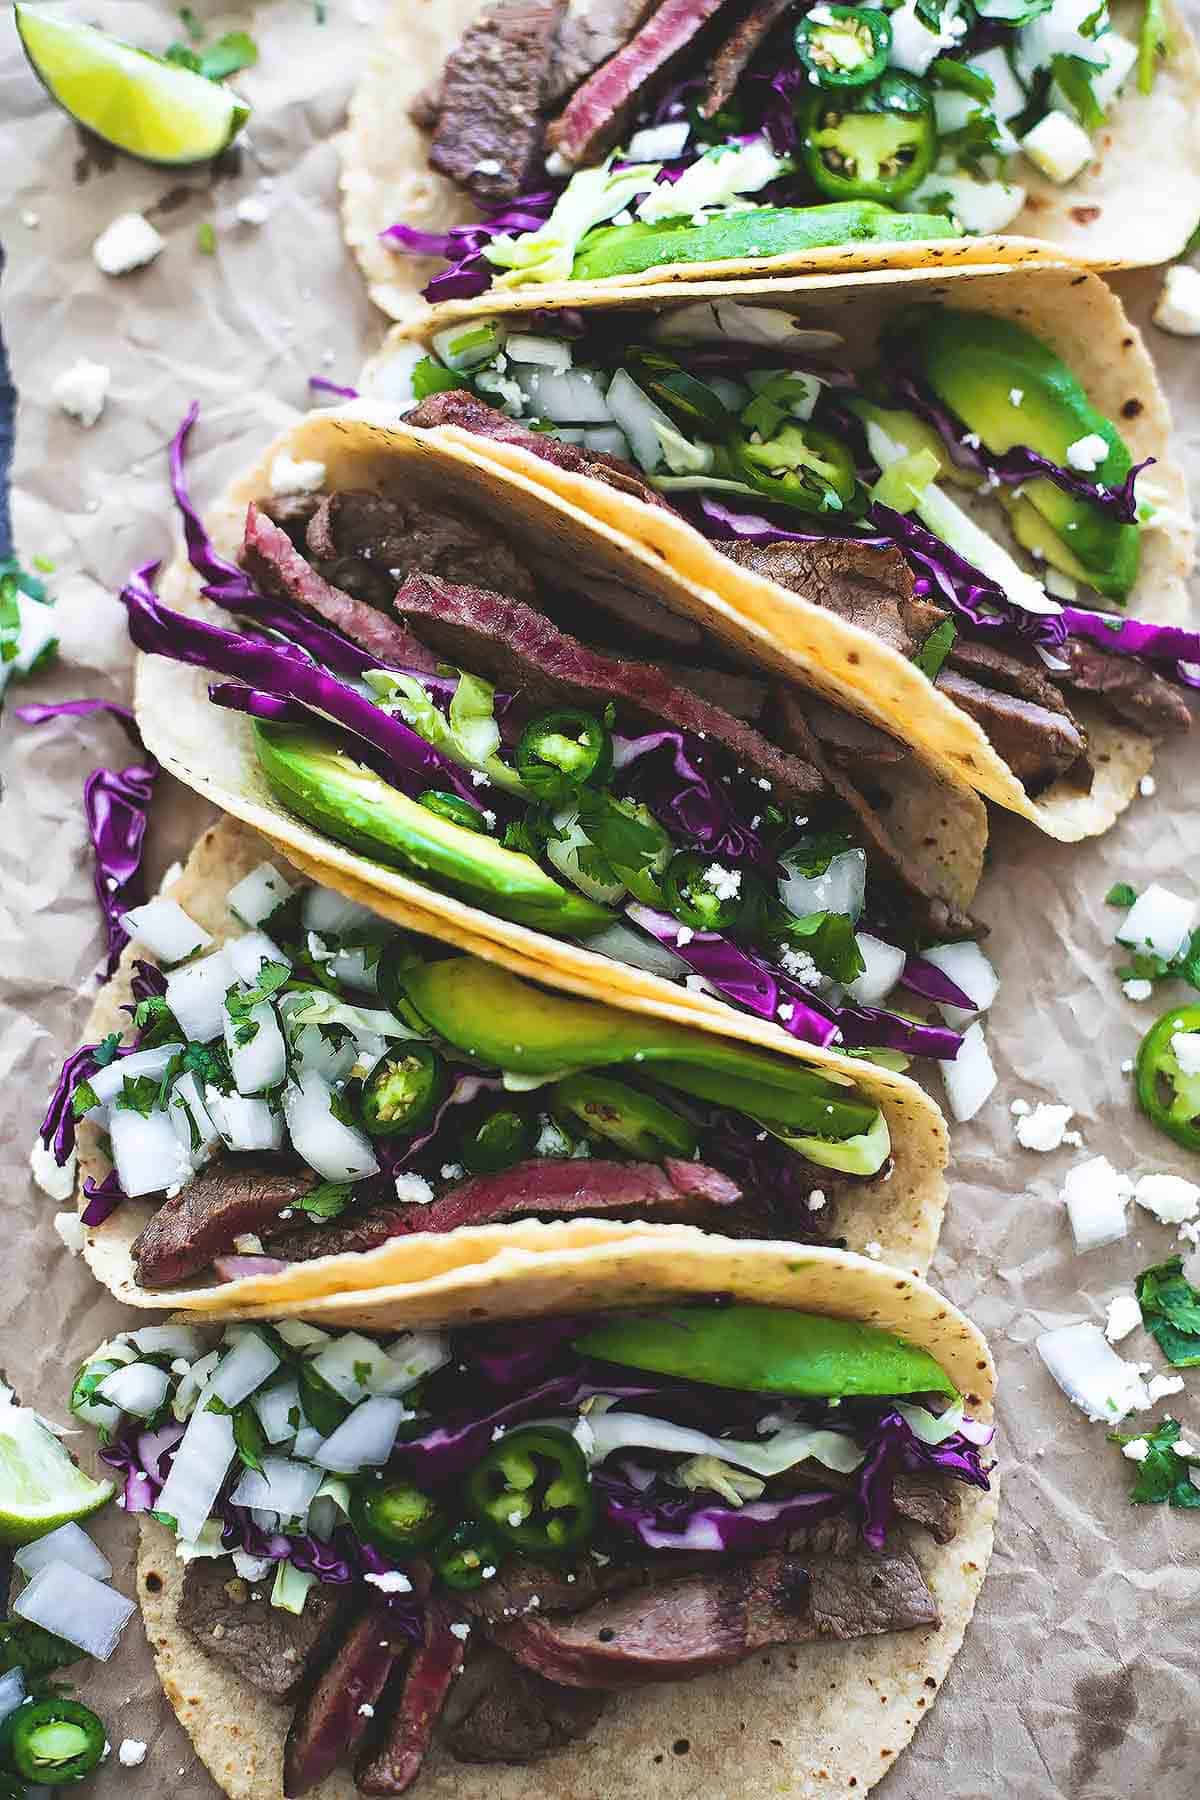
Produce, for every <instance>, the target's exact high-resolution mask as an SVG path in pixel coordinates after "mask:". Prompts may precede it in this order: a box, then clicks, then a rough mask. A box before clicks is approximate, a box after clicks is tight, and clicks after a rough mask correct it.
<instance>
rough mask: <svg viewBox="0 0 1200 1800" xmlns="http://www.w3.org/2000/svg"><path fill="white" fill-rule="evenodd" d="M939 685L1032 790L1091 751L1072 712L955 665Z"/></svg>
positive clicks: (944, 673)
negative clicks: (1010, 691)
mask: <svg viewBox="0 0 1200 1800" xmlns="http://www.w3.org/2000/svg"><path fill="white" fill-rule="evenodd" d="M936 685H937V686H938V687H939V688H940V689H941V691H942V692H943V693H944V694H945V695H946V697H947V698H948V699H950V700H953V701H954V704H955V705H956V706H958V707H961V708H962V710H963V712H965V713H966V714H967V715H968V716H969V717H970V718H972V719H974V720H975V721H976V723H977V724H978V725H979V726H981V727H982V729H983V731H984V732H985V733H986V734H987V738H988V742H989V743H990V744H991V745H992V748H993V749H994V750H995V751H996V752H997V754H998V755H1000V756H1002V757H1003V758H1004V761H1005V762H1006V763H1007V764H1008V766H1009V768H1010V769H1011V770H1012V772H1013V774H1014V775H1016V776H1017V778H1018V779H1019V780H1020V781H1022V782H1023V783H1024V784H1025V786H1026V787H1027V788H1029V789H1030V791H1031V792H1037V791H1038V790H1039V789H1041V788H1044V787H1047V786H1049V784H1050V782H1052V781H1054V780H1055V779H1056V778H1057V777H1058V776H1060V775H1063V774H1065V773H1066V771H1067V770H1068V769H1069V768H1071V766H1072V765H1073V764H1074V763H1077V762H1079V761H1080V760H1081V759H1082V758H1084V757H1085V756H1086V755H1087V739H1086V738H1085V737H1084V735H1083V733H1082V731H1080V729H1079V727H1078V725H1076V723H1075V721H1074V720H1073V719H1072V717H1071V715H1070V713H1068V712H1064V711H1059V710H1056V709H1052V708H1050V707H1047V706H1040V705H1038V704H1037V703H1036V702H1035V701H1032V700H1022V699H1019V698H1018V697H1017V696H1016V695H1013V694H1004V693H999V692H997V690H996V689H995V688H992V687H985V686H984V685H983V683H982V682H979V681H973V680H972V679H971V678H970V676H968V675H964V674H962V673H961V671H960V670H958V669H955V668H948V667H943V669H942V670H941V673H940V674H939V675H938V678H937V683H936Z"/></svg>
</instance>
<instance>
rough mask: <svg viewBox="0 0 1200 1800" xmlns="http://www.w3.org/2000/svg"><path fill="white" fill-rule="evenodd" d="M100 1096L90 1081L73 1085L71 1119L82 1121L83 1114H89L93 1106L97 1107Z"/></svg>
mask: <svg viewBox="0 0 1200 1800" xmlns="http://www.w3.org/2000/svg"><path fill="white" fill-rule="evenodd" d="M99 1104H100V1096H99V1094H98V1093H97V1092H96V1090H95V1088H94V1087H93V1086H92V1084H91V1082H90V1081H80V1082H77V1083H76V1084H75V1087H74V1089H73V1091H72V1093H71V1117H72V1118H73V1119H82V1117H83V1115H84V1113H88V1112H91V1110H92V1108H93V1106H99Z"/></svg>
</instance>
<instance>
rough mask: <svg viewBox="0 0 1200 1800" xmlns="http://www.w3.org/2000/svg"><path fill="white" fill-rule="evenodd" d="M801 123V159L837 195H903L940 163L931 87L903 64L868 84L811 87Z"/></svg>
mask: <svg viewBox="0 0 1200 1800" xmlns="http://www.w3.org/2000/svg"><path fill="white" fill-rule="evenodd" d="M800 124H801V132H800V158H801V162H802V163H803V165H804V168H805V170H806V172H807V174H808V176H809V178H810V180H811V181H812V183H813V185H814V187H816V188H818V189H819V190H820V192H821V193H823V194H828V195H829V197H830V198H831V199H833V200H885V201H889V202H890V201H893V200H898V199H899V198H900V197H901V196H902V195H904V194H908V193H911V192H912V190H913V188H915V187H916V186H917V184H918V182H920V181H921V180H922V179H923V178H924V177H925V176H926V175H927V174H928V173H929V171H930V169H931V168H932V167H933V159H934V155H935V153H936V150H937V126H936V124H935V121H934V113H933V98H932V95H931V94H930V92H929V89H928V88H927V87H926V86H925V85H924V83H923V82H920V81H918V80H916V79H915V78H914V77H913V76H911V75H904V74H901V73H900V71H899V70H896V69H891V70H889V71H888V73H887V74H886V75H883V76H881V77H880V79H879V80H878V81H875V82H872V83H871V84H870V86H869V87H865V88H855V89H846V88H843V89H841V90H840V92H838V93H836V94H835V93H822V92H820V91H817V92H815V93H813V94H810V95H809V96H808V97H807V98H806V99H805V101H804V104H803V107H802V109H801V113H800Z"/></svg>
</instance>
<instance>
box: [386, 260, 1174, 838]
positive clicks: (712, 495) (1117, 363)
mask: <svg viewBox="0 0 1200 1800" xmlns="http://www.w3.org/2000/svg"><path fill="white" fill-rule="evenodd" d="M529 305H530V302H529V300H528V298H527V297H525V296H518V297H515V298H514V299H512V301H511V302H510V308H509V310H508V311H506V312H505V313H502V314H500V313H495V312H488V311H487V310H486V307H487V303H486V302H484V301H477V302H462V303H459V304H456V305H454V306H451V307H446V308H443V309H442V315H443V320H444V322H443V324H442V325H441V326H440V327H439V329H438V330H437V331H436V332H434V333H433V335H432V336H431V337H429V336H426V335H425V334H424V333H420V334H410V333H408V332H407V331H404V332H401V333H398V334H394V335H393V337H392V339H391V340H390V341H389V344H388V346H387V347H386V348H385V350H384V352H382V353H381V354H380V356H379V357H378V358H377V360H376V363H375V364H374V366H373V367H372V368H369V370H368V372H367V377H366V380H365V386H366V389H367V391H368V392H369V393H372V394H381V395H382V394H386V395H388V396H390V398H391V401H392V403H393V404H396V405H397V406H398V407H400V408H401V409H402V410H404V412H405V418H406V422H407V423H408V424H409V425H412V426H417V427H422V428H426V429H436V428H438V427H441V426H445V427H451V428H457V429H456V430H454V432H453V435H454V436H455V437H456V438H458V439H459V441H461V442H463V443H464V444H465V443H469V444H471V445H472V446H473V447H474V448H475V450H476V452H477V453H478V454H480V455H482V456H486V457H488V458H489V459H490V460H491V461H492V463H493V464H494V465H495V466H497V467H498V468H503V469H506V470H511V471H514V472H515V471H520V472H521V473H529V474H531V475H534V476H535V477H536V479H538V480H539V481H541V482H542V483H543V485H545V486H546V487H547V488H550V489H552V490H553V491H554V492H555V493H556V494H557V495H559V496H560V497H561V498H562V499H563V500H564V501H566V502H569V503H571V504H572V505H574V506H576V507H587V508H590V510H591V511H592V512H593V514H594V515H595V517H596V518H597V521H598V522H600V523H602V524H603V525H604V526H606V527H611V528H612V529H614V530H619V531H621V532H623V533H624V534H625V538H626V541H627V543H628V544H629V547H630V551H631V554H634V555H641V556H642V557H644V558H646V559H650V558H653V559H656V560H660V559H663V558H666V559H668V560H669V561H670V563H671V565H672V567H673V568H674V569H675V571H676V572H677V573H678V574H679V575H681V576H682V577H684V578H685V579H686V580H687V581H688V583H689V585H694V586H695V587H696V588H697V589H698V590H699V589H703V590H707V591H710V592H715V593H716V594H718V595H719V596H720V598H721V600H722V601H723V602H724V603H725V604H726V605H728V606H730V607H732V608H733V609H734V610H735V611H737V612H738V613H740V614H741V615H742V616H743V617H745V618H748V619H753V620H755V621H756V622H759V623H761V624H762V625H763V626H764V627H765V628H766V629H767V630H768V631H769V632H770V633H771V634H772V636H773V638H774V640H775V642H776V644H778V645H780V646H784V647H788V646H790V647H791V648H793V649H794V650H795V651H796V652H797V653H798V656H802V657H803V658H804V659H805V663H806V666H811V664H813V663H816V664H820V665H823V666H824V667H825V668H826V669H837V670H838V671H842V672H847V673H850V674H851V675H852V676H853V678H854V679H855V681H856V682H857V683H858V685H859V689H860V692H861V693H862V694H863V695H864V697H865V696H867V695H871V696H873V697H874V698H875V699H876V700H877V701H880V702H882V704H883V706H884V708H885V710H886V712H887V713H888V714H890V717H891V720H892V722H893V729H895V730H896V731H898V732H901V733H903V735H904V736H905V737H907V739H908V741H909V742H910V743H913V744H915V745H917V746H919V747H920V748H922V749H924V750H925V751H926V752H928V753H929V754H931V755H934V756H938V757H940V758H943V759H944V766H945V767H946V768H947V770H948V771H951V772H953V773H955V774H957V775H958V776H959V777H960V778H964V779H967V780H969V781H971V782H973V783H974V785H975V786H976V787H977V788H978V789H979V791H980V792H981V793H983V794H985V795H986V796H987V797H988V798H989V799H992V800H996V801H999V802H1000V804H1002V805H1004V806H1007V807H1010V808H1012V809H1013V810H1015V811H1018V812H1021V813H1024V814H1025V816H1026V817H1028V818H1031V819H1034V820H1036V821H1037V823H1038V824H1040V825H1041V826H1042V828H1043V829H1044V830H1047V831H1049V832H1050V833H1051V834H1052V835H1054V836H1056V837H1060V838H1064V839H1067V840H1072V839H1076V838H1080V837H1086V836H1089V835H1092V834H1094V833H1096V832H1099V831H1103V830H1105V829H1107V827H1108V826H1109V825H1111V823H1112V822H1113V820H1114V818H1115V817H1116V816H1117V815H1118V813H1119V812H1120V811H1121V810H1122V808H1123V807H1124V806H1125V805H1126V804H1127V803H1128V801H1129V799H1130V798H1131V797H1132V795H1133V794H1134V793H1135V792H1136V790H1137V784H1138V781H1139V780H1140V779H1141V778H1142V777H1143V776H1144V775H1145V774H1146V773H1147V771H1148V769H1149V768H1150V765H1151V762H1152V759H1153V746H1154V742H1155V740H1156V739H1157V738H1158V737H1160V736H1162V735H1164V734H1167V733H1175V732H1179V731H1186V730H1187V729H1188V727H1189V724H1190V718H1191V715H1190V712H1189V709H1188V706H1187V704H1186V702H1185V700H1184V697H1183V687H1184V685H1185V684H1186V685H1190V686H1192V687H1195V686H1196V685H1197V684H1198V683H1200V675H1198V673H1197V665H1198V664H1200V633H1197V632H1196V631H1194V630H1190V629H1187V623H1188V620H1189V603H1188V597H1187V590H1186V580H1187V576H1188V573H1189V571H1190V569H1191V566H1192V560H1193V532H1192V523H1191V516H1190V512H1189V508H1188V501H1187V491H1186V484H1185V481H1184V476H1183V471H1182V468H1181V467H1180V464H1179V462H1178V460H1177V459H1176V457H1175V455H1174V454H1173V451H1172V446H1171V441H1170V419H1169V415H1168V412H1167V406H1166V401H1165V399H1164V397H1163V395H1162V392H1161V390H1160V388H1159V386H1158V383H1157V380H1156V378H1155V375H1154V371H1153V368H1152V365H1151V363H1150V359H1149V357H1148V356H1147V354H1146V352H1145V349H1144V347H1143V345H1142V342H1141V339H1140V337H1139V336H1138V334H1137V332H1136V331H1135V330H1134V328H1133V326H1132V325H1130V323H1129V321H1128V319H1127V318H1126V316H1125V314H1124V312H1123V311H1122V309H1121V306H1120V303H1119V301H1118V300H1117V299H1116V298H1115V297H1114V295H1113V294H1112V293H1111V292H1110V290H1109V289H1108V288H1107V287H1106V286H1105V285H1104V283H1103V282H1102V281H1100V280H1099V278H1098V277H1096V276H1091V275H1086V274H1084V273H1082V272H1080V271H1078V270H1072V269H1069V268H1066V267H1058V268H1054V269H1050V268H1047V269H1044V270H1042V271H1041V272H1039V273H1038V274H1033V273H1029V272H1025V271H1020V270H984V271H973V270H968V269H962V270H957V271H953V272H950V273H947V274H944V275H933V274H931V273H929V272H927V271H921V272H916V273H913V274H910V275H908V276H906V277H903V278H899V277H886V276H881V275H867V276H863V277H861V278H859V279H857V280H851V279H849V278H845V277H843V278H839V279H836V280H833V279H817V278H809V279H795V280H787V281H784V280H782V279H779V280H776V281H773V282H760V283H758V284H756V285H754V286H753V287H751V286H749V285H739V286H738V287H736V288H734V289H732V290H731V289H729V288H728V287H720V286H717V285H715V284H708V286H707V287H705V288H703V289H699V288H689V289H686V290H685V289H683V288H681V287H678V286H676V287H672V288H668V289H663V290H660V291H659V292H658V293H656V294H652V293H651V291H650V290H642V291H641V292H640V293H639V294H637V295H636V296H633V297H631V296H628V295H625V296H620V295H616V296H614V295H612V294H610V295H608V296H606V297H604V298H603V299H600V300H596V301H593V302H592V303H591V304H589V305H588V306H586V307H582V308H578V307H576V308H572V309H570V311H568V312H563V313H547V312H546V311H545V310H544V309H539V310H538V312H537V317H536V319H535V320H532V321H527V320H526V318H525V317H524V316H523V315H524V313H525V312H526V311H527V309H528V308H529ZM527 323H528V324H530V325H532V326H533V327H534V329H530V330H527V329H526V325H527ZM422 352H424V354H422ZM526 358H527V359H529V360H523V359H526ZM552 440H556V441H552ZM614 457H616V458H617V459H618V462H619V464H620V467H621V468H622V469H623V470H624V471H625V479H624V482H623V483H622V481H621V479H620V477H619V476H618V475H617V474H616V473H615V472H614V469H613V466H612V463H613V458H614ZM634 484H636V485H634ZM702 538H707V539H708V540H710V542H709V543H705V542H702V541H701V540H702ZM1101 609H1102V610H1101ZM1151 621H1153V622H1151ZM901 664H903V667H902V666H901ZM926 677H928V678H930V679H929V680H927V679H926ZM930 681H932V682H933V684H934V685H933V686H931V685H930Z"/></svg>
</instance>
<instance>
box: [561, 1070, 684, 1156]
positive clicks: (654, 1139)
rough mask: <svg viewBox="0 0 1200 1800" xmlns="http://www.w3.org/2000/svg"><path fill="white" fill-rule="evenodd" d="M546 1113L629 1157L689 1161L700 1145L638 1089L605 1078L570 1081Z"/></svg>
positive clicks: (681, 1122)
mask: <svg viewBox="0 0 1200 1800" xmlns="http://www.w3.org/2000/svg"><path fill="white" fill-rule="evenodd" d="M550 1110H551V1112H552V1113H553V1114H554V1115H555V1117H558V1118H563V1119H564V1120H565V1121H566V1122H567V1124H568V1125H569V1126H574V1127H577V1126H580V1125H582V1126H583V1129H584V1132H585V1133H586V1135H587V1136H588V1137H598V1138H606V1139H607V1140H608V1142H609V1143H612V1144H616V1145H617V1146H618V1147H619V1148H620V1149H622V1150H624V1151H626V1152H627V1153H628V1154H629V1155H630V1156H639V1157H644V1158H647V1159H649V1160H650V1161H653V1162H657V1161H659V1160H660V1159H661V1158H662V1157H664V1156H681V1157H692V1156H694V1155H695V1154H696V1148H697V1145H698V1143H699V1139H698V1138H697V1136H696V1133H695V1131H694V1130H693V1129H692V1127H691V1125H689V1123H688V1121H687V1120H686V1119H682V1118H680V1116H679V1114H678V1113H675V1112H672V1111H671V1109H670V1107H668V1106H663V1105H662V1103H661V1101H658V1100H655V1099H653V1098H652V1097H651V1095H649V1094H643V1093H642V1092H641V1090H640V1089H638V1088H632V1087H626V1085H625V1083H624V1082H623V1081H611V1080H610V1079H609V1077H608V1076H607V1075H571V1076H568V1078H567V1079H566V1081H560V1082H558V1083H556V1085H555V1086H554V1087H553V1088H551V1090H550Z"/></svg>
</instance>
